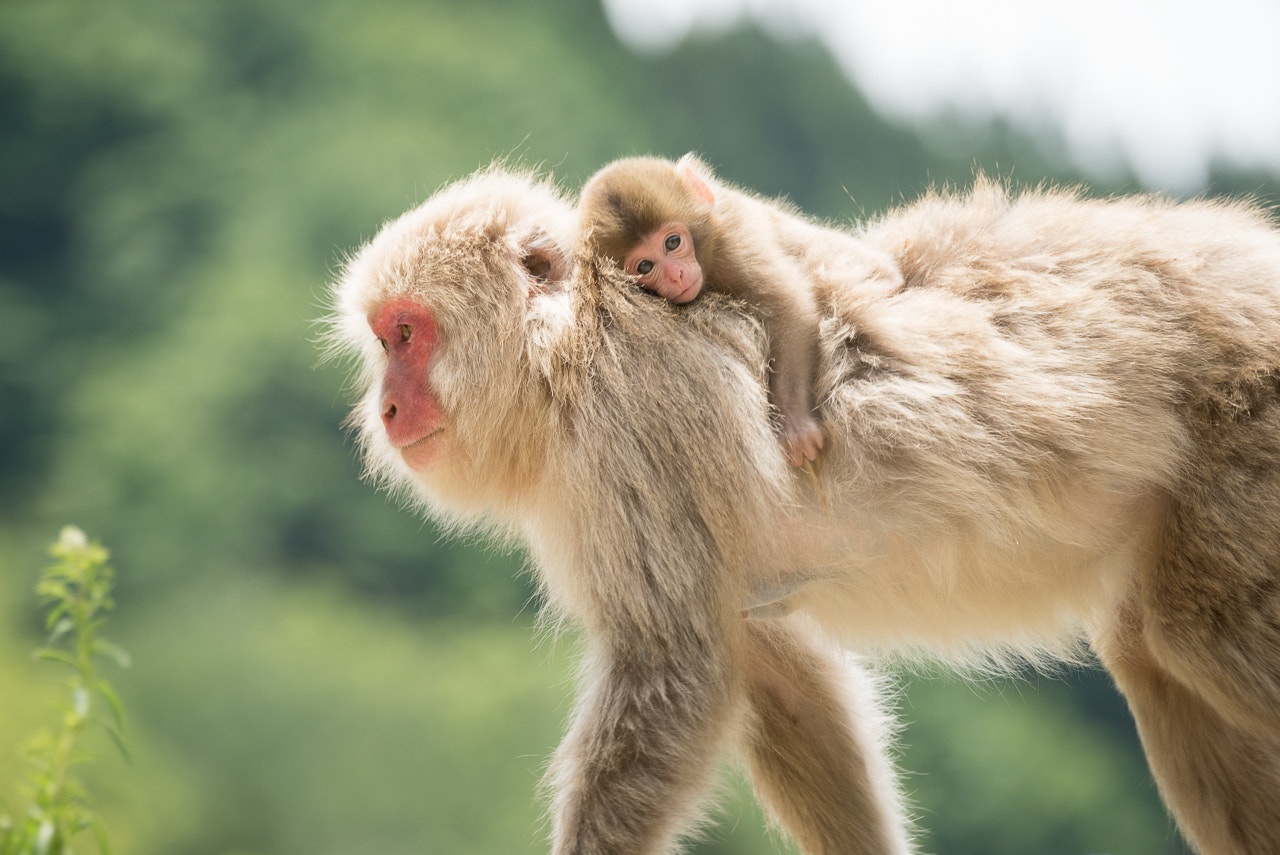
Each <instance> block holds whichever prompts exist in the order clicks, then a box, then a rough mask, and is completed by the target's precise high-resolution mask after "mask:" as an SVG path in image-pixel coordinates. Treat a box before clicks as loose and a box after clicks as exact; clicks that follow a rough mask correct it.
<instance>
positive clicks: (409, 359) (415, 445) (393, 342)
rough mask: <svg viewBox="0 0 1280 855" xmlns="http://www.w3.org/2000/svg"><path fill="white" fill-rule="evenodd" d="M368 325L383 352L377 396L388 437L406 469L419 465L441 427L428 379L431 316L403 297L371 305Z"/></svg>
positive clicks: (433, 341) (425, 459) (429, 457)
mask: <svg viewBox="0 0 1280 855" xmlns="http://www.w3.org/2000/svg"><path fill="white" fill-rule="evenodd" d="M369 327H370V329H372V330H373V334H374V335H375V336H377V338H378V341H379V343H381V344H382V349H383V350H385V351H386V352H387V368H386V371H385V373H384V374H383V376H382V393H381V397H380V399H379V409H380V412H381V413H382V425H383V427H384V428H385V429H386V432H387V439H388V440H389V441H390V442H391V445H392V446H393V447H395V448H396V449H397V450H398V451H399V452H400V456H401V457H402V458H403V459H404V462H405V464H406V465H408V467H409V468H410V469H413V470H414V471H421V470H422V469H425V468H426V467H427V466H428V465H429V464H430V463H431V461H432V459H433V458H434V457H435V454H436V451H437V448H438V446H439V444H440V441H441V440H442V439H443V436H442V434H443V432H444V428H445V424H444V418H443V415H442V414H441V412H440V406H439V404H438V403H437V401H436V398H435V395H434V394H433V393H432V390H431V381H430V376H431V356H432V353H433V352H434V351H435V349H436V343H437V332H436V325H435V321H434V320H432V317H431V313H430V312H429V311H427V309H426V308H425V307H423V306H421V305H420V304H418V303H414V302H412V301H410V300H407V299H403V298H401V299H395V300H391V301H390V302H388V303H385V304H383V305H382V306H380V307H378V308H377V309H375V310H374V311H373V312H372V313H371V314H370V315H369Z"/></svg>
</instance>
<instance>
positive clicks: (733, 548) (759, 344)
mask: <svg viewBox="0 0 1280 855" xmlns="http://www.w3.org/2000/svg"><path fill="white" fill-rule="evenodd" d="M573 230H574V223H573V218H572V209H571V207H570V205H569V202H568V201H567V200H566V199H564V198H562V197H561V196H560V194H559V193H558V192H557V191H556V190H555V189H554V188H552V187H550V186H549V185H547V184H545V183H543V182H541V181H539V180H538V179H537V178H536V176H532V175H528V174H521V173H512V172H508V171H506V170H503V169H501V168H494V169H491V170H488V171H485V172H483V173H480V174H478V175H477V176H474V177H472V178H470V179H468V180H466V181H463V182H460V183H459V184H456V185H453V186H451V187H449V188H446V189H445V190H444V191H442V192H441V193H440V194H438V195H437V196H435V197H433V198H432V199H431V200H429V201H428V202H426V203H425V204H424V205H423V206H421V207H420V208H418V209H415V210H414V211H411V212H409V213H407V214H405V215H404V216H403V217H402V218H400V219H399V220H398V221H396V222H394V223H392V224H390V225H388V226H387V227H386V228H385V229H384V230H383V231H382V232H381V233H380V234H379V235H378V236H377V237H376V238H375V239H374V240H373V241H371V242H370V244H369V245H368V246H366V247H365V248H363V249H362V250H361V251H360V252H359V253H358V254H357V255H356V256H355V258H354V259H353V260H352V262H351V264H350V265H349V267H348V269H347V271H346V274H345V275H344V277H343V279H342V281H341V282H340V283H339V284H338V286H337V290H336V295H335V301H336V306H337V312H336V320H335V323H334V330H335V337H336V339H338V340H339V342H340V344H341V347H343V348H345V349H346V350H348V351H350V352H353V353H355V354H356V356H357V358H358V359H359V361H360V363H361V366H362V371H361V374H360V379H359V381H358V382H359V387H360V394H361V396H362V401H361V403H360V404H358V405H357V407H356V410H355V412H354V413H353V416H352V425H353V426H354V428H355V430H356V432H357V435H358V436H359V437H360V440H361V444H362V448H363V451H364V455H365V459H366V462H367V464H368V466H369V469H370V472H371V474H372V475H373V477H375V478H376V479H378V480H379V481H380V482H381V483H383V484H385V485H388V486H390V487H392V488H394V489H398V490H403V491H406V494H408V495H413V496H416V497H418V498H419V499H420V500H421V502H422V505H423V507H424V508H426V509H427V510H428V512H430V513H432V514H434V515H436V516H437V517H439V518H441V519H444V520H446V521H447V522H449V523H451V524H454V525H459V526H467V525H473V524H475V523H477V522H483V523H484V524H486V525H488V526H489V527H490V528H493V529H496V530H498V531H501V532H503V533H506V534H508V535H510V536H513V537H515V538H517V539H518V540H519V541H520V542H521V543H523V544H524V545H525V546H526V547H527V548H528V549H529V551H530V553H531V555H532V556H533V559H534V561H535V564H536V566H537V569H538V573H539V577H540V579H541V580H542V583H543V585H544V588H545V591H546V593H547V597H548V601H549V603H550V605H551V608H552V609H553V610H554V611H555V612H556V613H557V614H561V615H564V616H567V617H568V618H571V619H573V620H575V621H578V622H580V623H581V624H582V626H583V627H584V629H585V633H586V637H587V640H588V652H587V655H586V658H585V663H584V667H583V672H582V694H581V699H580V701H579V704H578V708H577V710H576V712H575V715H574V722H573V725H572V727H571V729H570V731H569V733H568V735H567V736H566V738H565V741H564V743H563V744H562V746H561V748H560V750H559V751H558V752H557V755H556V759H555V761H554V763H553V766H552V768H551V771H550V773H549V777H548V781H549V785H550V786H551V788H552V790H553V792H554V793H555V795H554V815H555V831H554V849H555V852H556V853H559V855H570V853H575V855H585V853H615V852H616V853H628V855H637V853H658V852H664V851H667V850H668V849H669V848H670V847H671V846H672V845H673V843H674V841H675V840H676V839H677V838H678V837H679V835H680V834H681V833H682V832H684V831H686V830H687V829H688V828H689V827H690V826H691V824H693V823H694V822H696V821H697V819H698V817H699V816H700V811H701V807H702V805H703V802H704V800H705V797H706V793H707V792H708V791H709V788H710V780H711V777H712V775H713V772H714V769H715V764H716V761H717V759H718V758H719V757H720V756H721V755H722V754H723V752H725V751H728V750H730V749H734V748H736V749H738V750H740V751H741V752H742V754H743V756H745V757H746V759H747V763H748V766H749V768H750V770H751V773H752V775H753V778H754V780H755V781H756V785H757V791H758V792H759V793H760V795H761V799H762V801H763V802H764V803H765V804H766V805H767V806H768V807H769V809H770V811H771V812H772V813H773V815H774V816H775V817H776V818H777V819H778V821H779V822H780V823H781V824H782V825H783V826H784V827H785V828H786V829H787V830H788V831H789V832H790V833H791V834H792V835H793V836H794V838H795V839H796V840H797V842H798V843H799V844H800V846H801V847H802V849H803V850H804V851H805V852H808V853H866V854H867V855H870V853H903V852H907V851H909V850H910V844H909V842H908V839H907V836H906V832H905V827H906V826H905V822H904V819H903V817H904V810H903V808H902V804H901V799H900V798H899V796H898V794H897V790H896V787H895V785H894V783H893V774H892V769H891V767H890V765H889V764H888V762H887V761H886V760H885V755H884V753H883V745H882V742H883V740H884V738H885V734H886V732H887V731H886V728H885V727H884V726H883V718H882V716H881V714H880V713H879V712H878V711H877V709H878V708H877V706H876V701H875V698H874V683H873V681H870V682H869V681H866V680H864V679H863V678H861V677H858V676H856V674H857V673H858V672H857V671H856V670H853V671H851V670H848V668H849V667H853V666H850V665H848V663H845V662H844V661H843V659H842V658H841V657H840V656H838V655H837V654H835V653H834V652H833V647H832V645H833V642H835V641H839V642H841V643H842V644H844V645H846V646H847V647H851V648H854V649H857V650H861V651H864V652H898V651H907V652H911V653H924V654H927V655H931V656H942V657H949V658H951V659H952V660H953V661H956V662H959V663H962V664H970V665H972V664H974V663H983V662H988V661H991V660H993V659H994V660H996V661H998V660H1000V659H1001V658H1003V657H1005V656H1008V655H1010V654H1015V655H1023V656H1031V657H1033V658H1041V657H1048V656H1052V655H1057V654H1059V653H1064V652H1066V653H1069V652H1070V651H1071V650H1073V645H1074V644H1077V643H1079V641H1080V640H1084V641H1086V642H1088V643H1091V644H1093V646H1094V648H1095V649H1096V650H1097V652H1098V654H1099V655H1100V656H1101V657H1102V659H1103V661H1104V662H1105V663H1106V665H1107V666H1108V668H1109V669H1110V670H1111V672H1112V673H1113V674H1114V675H1115V677H1116V679H1117V682H1118V684H1119V685H1120V688H1121V689H1122V690H1123V691H1124V692H1125V694H1126V696H1127V697H1128V699H1129V701H1130V704H1131V706H1132V708H1133V711H1134V714H1135V717H1136V719H1137V721H1138V724H1139V728H1140V731H1141V734H1142V737H1143V740H1144V743H1145V745H1146V749H1147V752H1148V755H1149V757H1150V759H1151V765H1152V769H1153V772H1154V773H1155V775H1156V777H1157V780H1158V782H1159V784H1160V787H1161V791H1162V793H1163V795H1164V796H1165V799H1166V801H1167V803H1168V804H1169V806H1170V808H1171V810H1172V811H1173V813H1174V815H1175V817H1176V818H1177V820H1178V823H1179V825H1180V827H1181V828H1182V830H1183V832H1184V833H1185V835H1186V836H1187V838H1188V839H1189V840H1190V841H1191V842H1192V844H1193V845H1194V846H1196V847H1197V848H1198V849H1199V850H1200V851H1201V852H1203V853H1206V855H1245V853H1261V852H1271V851H1280V819H1277V816H1278V814H1277V811H1276V805H1280V408H1278V407H1277V404H1280V235H1278V234H1277V232H1276V230H1275V228H1274V226H1273V225H1272V223H1271V222H1270V221H1269V219H1268V218H1267V217H1266V216H1265V215H1264V214H1263V213H1261V212H1259V211H1258V210H1256V209H1254V208H1252V207H1250V206H1248V205H1244V204H1228V203H1216V202H1193V203H1185V204H1173V203H1171V202H1168V201H1166V200H1163V199H1159V198H1154V197H1142V198H1126V199H1118V200H1108V201H1094V200H1087V199H1084V198H1081V197H1080V196H1079V195H1077V194H1075V193H1071V192H1065V191H1044V192H1030V193H1026V194H1022V195H1011V194H1010V193H1008V192H1007V191H1006V190H1005V189H1003V188H1002V187H1000V186H998V185H995V184H993V183H991V182H988V181H985V180H979V181H978V182H977V185H976V186H975V187H974V189H973V190H972V191H970V192H968V193H964V194H951V193H938V194H933V195H930V196H928V197H926V198H924V199H922V200H920V201H919V202H917V203H915V204H912V205H909V206H906V207H905V208H903V209H902V210H899V211H895V212H893V213H890V214H888V215H886V216H884V217H883V218H881V219H880V220H879V221H877V222H874V223H872V224H870V225H869V226H867V227H866V228H865V229H863V230H861V231H860V232H859V233H857V234H854V233H852V232H850V233H839V232H835V231H832V230H821V236H820V237H816V238H814V240H815V244H814V251H813V258H814V262H813V263H814V265H815V267H814V268H813V270H814V273H813V278H814V282H815V288H816V289H817V291H818V295H819V301H820V304H821V314H822V318H823V319H822V322H821V333H822V338H821V357H820V376H819V379H818V384H817V399H818V401H819V403H820V408H821V418H822V423H823V425H824V428H825V430H826V432H827V434H826V445H825V447H824V451H823V454H822V457H821V458H820V459H819V462H818V466H817V467H816V468H815V469H814V470H813V471H811V472H796V471H792V470H791V469H789V467H788V466H787V465H786V464H785V462H784V461H783V459H782V454H781V452H780V450H779V448H778V446H777V444H776V442H775V441H774V438H773V434H772V430H771V426H770V412H769V403H768V400H767V396H766V392H765V383H764V378H765V366H764V359H765V353H766V352H767V344H766V342H765V341H764V336H763V334H762V330H761V327H760V325H759V324H758V323H756V322H755V321H754V320H752V319H751V318H750V316H749V315H748V314H747V313H745V312H744V311H742V308H741V306H739V305H737V304H735V303H734V302H733V301H731V300H728V299H726V298H723V297H721V296H719V295H714V294H712V295H707V297H705V298H702V299H699V300H698V301H695V303H693V304H691V305H689V306H687V307H680V308H677V307H674V306H672V305H671V304H669V303H667V302H666V301H664V300H661V299H659V298H656V297H654V296H652V295H649V294H645V293H642V292H640V291H639V290H638V289H636V288H635V287H634V286H632V285H631V284H630V283H629V282H628V281H627V280H626V279H625V277H622V276H620V275H619V274H618V273H617V271H616V268H614V267H613V266H612V265H607V264H606V265H602V264H599V263H597V262H596V260H594V259H591V258H575V257H574V256H575V242H574V240H575V239H574V234H573ZM535 244H539V245H541V246H542V247H543V248H544V249H545V247H547V246H548V245H551V246H554V247H555V248H556V249H557V250H558V251H559V252H560V253H561V254H562V259H561V260H562V262H563V263H562V264H561V265H559V266H558V268H557V269H558V270H559V271H561V272H562V274H563V275H561V276H557V278H556V279H555V280H554V281H552V282H550V283H544V282H540V281H538V280H536V279H534V278H532V277H531V276H530V275H529V272H528V271H527V270H526V269H525V268H524V266H522V264H521V259H522V258H526V257H528V253H529V251H530V249H529V247H530V246H532V245H535ZM863 249H866V250H869V251H870V252H872V253H878V254H883V255H884V256H887V257H888V258H890V259H892V264H893V265H895V266H896V267H897V269H898V271H899V272H900V273H901V277H902V281H901V285H900V286H896V285H895V287H893V288H890V289H886V288H884V287H883V283H882V282H881V281H880V280H879V279H877V278H873V279H872V280H870V282H869V281H868V277H867V276H866V272H865V269H861V270H859V269H857V267H856V266H854V265H842V264H840V263H839V259H840V258H841V257H842V254H843V253H846V252H847V253H850V254H851V255H850V257H865V256H862V255H860V253H861V251H862V250H863ZM823 257H829V258H831V259H833V261H832V262H831V263H828V264H825V265H823V264H822V263H821V261H820V259H821V258H823ZM404 296H408V297H411V298H412V299H413V300H415V301H418V302H420V303H421V305H422V306H424V307H426V308H428V309H429V310H430V311H431V312H432V313H433V316H434V318H435V320H436V323H437V325H438V328H439V333H440V338H441V341H442V344H441V346H440V350H439V353H438V354H437V356H436V358H435V362H434V365H433V367H432V368H431V370H430V373H431V381H432V384H433V388H434V390H435V393H436V395H437V397H438V399H439V403H440V407H441V410H442V411H443V412H444V414H445V419H446V428H445V430H444V432H443V434H442V437H443V438H442V439H440V440H439V441H440V442H441V443H442V448H443V449H444V453H442V454H441V455H440V456H439V457H438V458H437V461H436V463H435V464H433V465H432V466H431V467H429V468H428V469H427V470H425V471H423V472H417V473H414V472H411V471H409V470H408V469H407V467H405V466H404V465H403V463H402V462H401V461H400V460H399V459H398V455H397V454H396V453H395V452H394V450H393V449H391V448H390V446H389V445H388V443H387V441H386V439H385V436H384V435H383V433H382V428H381V424H380V422H379V413H378V403H377V401H378V382H379V381H378V378H379V375H380V371H381V368H380V366H381V362H380V360H382V359H383V357H382V356H381V352H380V350H379V349H378V347H377V345H376V343H375V342H374V341H373V337H372V334H371V333H370V332H369V331H368V329H367V328H366V327H365V326H364V323H365V318H366V316H367V315H368V314H369V313H370V312H372V311H373V310H374V309H376V308H377V307H378V306H380V305H381V304H382V303H384V302H385V301H386V300H388V299H391V298H392V297H404ZM762 591H764V592H766V593H765V594H764V595H762V594H761V592H762ZM770 591H781V592H784V593H790V592H792V591H794V593H790V595H789V596H788V597H787V598H786V602H785V605H786V609H790V610H792V614H791V615H789V616H787V617H785V618H779V619H774V620H744V619H743V618H742V609H743V607H744V604H753V603H758V602H767V601H769V600H770V599H771V597H770V596H769V595H768V593H767V592H770ZM786 609H783V611H785V610H786ZM850 693H853V694H854V695H855V696H856V697H855V699H854V700H853V701H852V702H851V701H850Z"/></svg>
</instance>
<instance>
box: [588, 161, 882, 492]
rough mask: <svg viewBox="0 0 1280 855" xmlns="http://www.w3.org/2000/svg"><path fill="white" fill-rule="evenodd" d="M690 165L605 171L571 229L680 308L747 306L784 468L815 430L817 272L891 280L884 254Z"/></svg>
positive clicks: (797, 461)
mask: <svg viewBox="0 0 1280 855" xmlns="http://www.w3.org/2000/svg"><path fill="white" fill-rule="evenodd" d="M713 181H714V178H712V176H711V170H710V169H708V168H707V167H706V166H705V165H704V164H702V163H701V162H699V161H698V160H697V159H696V158H694V157H693V156H692V155H685V156H684V157H683V158H681V159H680V161H679V162H678V163H672V162H671V161H669V160H663V159H661V158H656V157H633V158H626V159H623V160H618V161H614V162H613V163H611V164H609V165H608V166H606V167H604V168H603V169H601V170H600V171H599V172H597V173H596V174H595V175H594V176H592V178H591V180H590V181H588V182H587V183H586V185H585V186H584V187H583V188H582V199H581V201H580V203H579V206H578V210H579V214H580V220H579V227H580V228H581V231H582V234H583V236H584V239H585V241H586V244H587V246H588V251H589V252H590V253H592V254H598V255H603V256H606V257H608V258H610V259H612V260H613V261H614V262H616V263H617V264H619V265H621V266H622V268H623V269H624V270H625V271H626V272H627V273H630V274H631V275H633V276H636V277H638V280H639V283H640V284H641V285H642V286H644V287H645V288H647V289H649V290H650V291H653V292H655V293H657V294H659V295H660V296H662V297H665V298H666V299H668V300H670V301H671V302H673V303H688V302H689V301H690V300H692V299H694V298H695V297H697V296H698V294H700V293H701V292H702V289H703V288H704V287H706V288H708V289H710V290H713V291H719V292H721V293H725V294H730V295H732V296H734V297H737V298H739V299H741V300H744V301H746V302H747V303H748V304H749V305H750V306H752V308H753V309H754V310H755V311H756V312H757V313H758V314H759V315H760V317H761V319H762V320H763V322H764V325H765V331H766V332H767V333H768V335H769V355H770V367H771V369H772V373H771V377H770V387H771V389H772V393H773V395H772V396H773V402H774V404H775V406H777V408H778V412H779V414H780V416H781V428H782V430H781V440H782V444H783V447H784V448H785V449H786V453H787V459H788V460H789V461H790V462H791V464H792V465H793V466H799V465H801V464H803V463H804V462H805V461H806V460H814V459H816V458H817V456H818V452H819V450H821V448H822V430H821V428H820V427H819V425H818V423H817V421H816V420H815V418H814V398H813V384H814V377H815V371H816V369H817V359H818V321H819V315H818V303H817V299H816V297H815V296H814V293H813V289H814V283H815V279H816V277H815V276H814V273H815V272H817V270H819V269H822V268H826V267H834V268H836V269H837V273H838V275H840V276H841V277H843V278H844V279H845V281H848V278H849V277H851V276H859V277H864V278H867V279H870V278H873V277H876V278H879V279H880V280H882V281H883V282H886V283H890V284H892V285H894V286H896V285H898V284H901V276H900V275H899V274H898V272H897V270H896V269H895V268H894V267H893V266H892V264H891V263H890V261H889V259H888V257H887V256H883V255H879V254H874V253H872V252H871V251H869V250H861V249H860V248H859V247H857V245H856V243H855V241H854V239H853V237H852V236H851V235H849V234H848V233H842V232H836V231H834V230H830V229H824V228H821V227H819V226H817V225H815V224H814V223H811V222H809V221H807V220H805V219H804V218H802V217H800V216H799V212H797V211H796V210H795V209H793V208H791V207H790V206H788V205H785V204H783V203H781V202H777V201H766V200H764V199H761V198H759V197H757V196H754V195H751V194H749V193H744V192H743V191H741V190H738V189H736V188H733V187H730V186H728V185H725V184H722V183H719V182H715V184H714V186H713V183H712V182H713Z"/></svg>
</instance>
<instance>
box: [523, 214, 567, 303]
mask: <svg viewBox="0 0 1280 855" xmlns="http://www.w3.org/2000/svg"><path fill="white" fill-rule="evenodd" d="M516 251H517V254H518V255H519V258H520V266H521V267H523V268H524V272H525V275H526V277H527V279H528V286H529V293H530V294H534V293H538V294H544V293H546V292H547V291H548V290H551V289H553V288H555V287H556V286H557V285H558V284H559V283H561V282H563V281H564V279H565V277H566V276H567V275H568V272H569V259H568V257H567V255H566V254H565V251H564V249H563V248H561V246H560V245H559V244H557V243H556V241H555V239H553V238H552V237H551V235H549V234H548V233H547V232H546V231H545V230H544V229H542V228H540V227H538V226H534V227H533V228H532V229H530V230H529V231H527V232H526V233H525V234H523V235H521V236H520V237H519V238H518V240H517V243H516Z"/></svg>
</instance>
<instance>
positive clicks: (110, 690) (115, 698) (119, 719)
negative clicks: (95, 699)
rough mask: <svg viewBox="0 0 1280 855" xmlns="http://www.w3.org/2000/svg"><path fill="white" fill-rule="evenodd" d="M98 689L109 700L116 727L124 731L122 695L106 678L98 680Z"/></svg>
mask: <svg viewBox="0 0 1280 855" xmlns="http://www.w3.org/2000/svg"><path fill="white" fill-rule="evenodd" d="M98 691H99V692H100V693H101V694H102V697H104V698H106V700H107V707H108V709H110V710H111V718H112V720H113V721H114V722H115V726H116V729H117V730H119V731H120V732H121V733H124V731H125V718H124V704H123V703H121V702H120V696H119V695H117V694H116V690H115V688H114V687H112V685H111V684H110V683H108V682H107V681H106V680H101V681H99V682H98Z"/></svg>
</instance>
